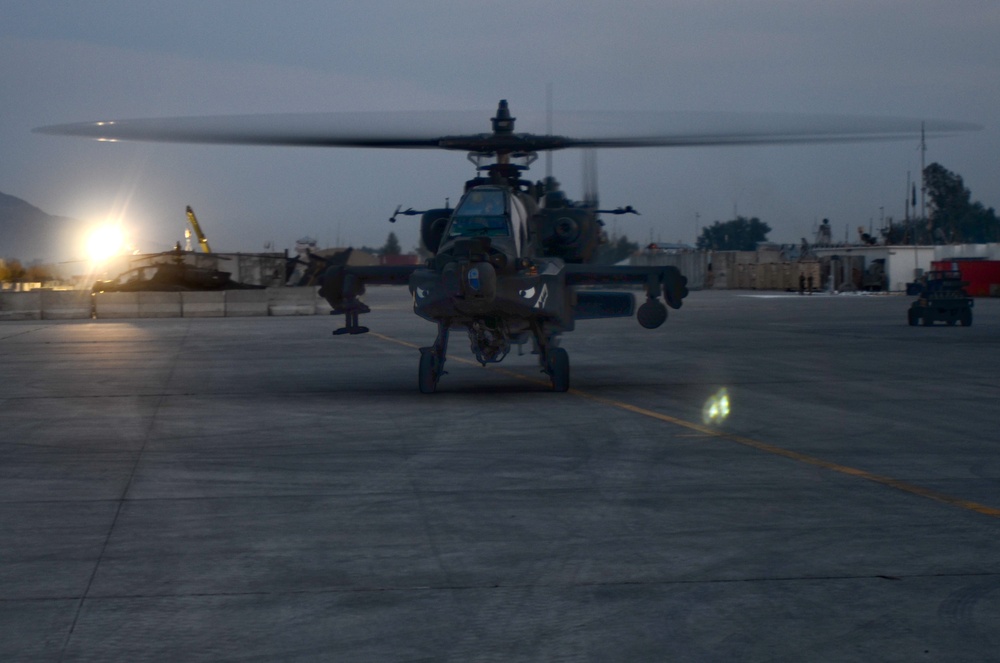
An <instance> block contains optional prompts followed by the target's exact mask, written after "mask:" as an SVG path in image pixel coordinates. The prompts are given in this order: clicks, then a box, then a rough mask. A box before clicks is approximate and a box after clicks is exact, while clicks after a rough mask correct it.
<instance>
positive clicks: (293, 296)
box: [267, 287, 317, 315]
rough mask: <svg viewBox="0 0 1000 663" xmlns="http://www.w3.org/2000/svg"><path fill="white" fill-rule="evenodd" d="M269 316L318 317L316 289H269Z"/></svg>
mask: <svg viewBox="0 0 1000 663" xmlns="http://www.w3.org/2000/svg"><path fill="white" fill-rule="evenodd" d="M267 294H268V315H316V299H317V295H316V288H313V287H305V288H268V289H267Z"/></svg>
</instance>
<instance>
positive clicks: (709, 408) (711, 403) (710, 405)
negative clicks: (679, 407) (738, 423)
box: [701, 387, 729, 424]
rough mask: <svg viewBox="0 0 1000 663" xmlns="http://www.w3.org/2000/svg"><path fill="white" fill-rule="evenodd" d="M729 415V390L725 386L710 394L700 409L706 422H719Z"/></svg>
mask: <svg viewBox="0 0 1000 663" xmlns="http://www.w3.org/2000/svg"><path fill="white" fill-rule="evenodd" d="M728 417H729V391H728V390H726V388H725V387H723V388H722V389H720V390H719V391H717V392H715V393H714V394H712V396H710V397H709V399H708V400H707V401H705V406H704V407H703V408H702V410H701V418H702V421H704V422H705V423H706V424H721V423H722V422H723V421H725V420H726V419H727V418H728Z"/></svg>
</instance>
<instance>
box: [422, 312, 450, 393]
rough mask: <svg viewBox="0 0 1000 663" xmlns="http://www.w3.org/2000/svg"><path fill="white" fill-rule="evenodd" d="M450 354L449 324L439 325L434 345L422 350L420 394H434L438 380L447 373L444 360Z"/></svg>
mask: <svg viewBox="0 0 1000 663" xmlns="http://www.w3.org/2000/svg"><path fill="white" fill-rule="evenodd" d="M447 352H448V324H447V323H442V322H439V323H438V334H437V338H436V339H434V345H432V346H430V347H428V348H420V368H419V370H418V371H417V384H418V386H419V387H420V393H422V394H433V393H434V390H435V389H437V383H438V380H440V379H441V376H442V375H444V374H445V373H446V371H445V370H444V358H445V354H446V353H447Z"/></svg>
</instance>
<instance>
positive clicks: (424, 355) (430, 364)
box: [417, 352, 440, 394]
mask: <svg viewBox="0 0 1000 663" xmlns="http://www.w3.org/2000/svg"><path fill="white" fill-rule="evenodd" d="M436 359H437V357H435V356H434V353H432V352H421V353H420V369H419V372H418V373H417V384H418V385H419V386H420V393H421V394H433V393H434V390H435V389H437V383H438V378H439V377H440V374H439V373H438V371H437V361H435V360H436Z"/></svg>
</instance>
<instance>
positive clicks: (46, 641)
mask: <svg viewBox="0 0 1000 663" xmlns="http://www.w3.org/2000/svg"><path fill="white" fill-rule="evenodd" d="M367 301H368V302H369V303H370V304H371V305H372V308H373V312H372V313H371V314H370V315H368V316H366V317H365V319H364V322H365V324H368V325H369V326H370V327H371V328H372V330H373V333H370V334H367V335H363V336H353V337H352V336H341V337H333V336H331V334H330V332H331V330H332V329H334V328H335V327H337V326H339V325H340V324H341V320H340V319H339V318H333V317H324V316H315V317H299V318H246V319H165V320H120V321H75V322H74V321H66V322H56V321H52V322H48V321H42V322H7V323H3V324H2V325H0V399H2V400H0V403H2V408H3V409H2V411H0V440H2V442H0V457H2V462H0V532H2V543H0V631H2V633H3V637H2V638H0V660H4V661H113V660H121V661H143V660H157V661H158V660H163V661H167V660H169V661H175V660H184V661H278V660H280V661H471V660H476V661H519V660H529V661H578V660H579V661H674V660H677V661H680V660H698V661H735V660H739V661H764V660H766V661H806V660H809V661H813V660H823V661H874V660H878V661H907V662H912V661H1000V453H998V451H1000V436H998V430H1000V410H998V407H997V403H998V401H1000V381H998V379H997V370H998V367H1000V361H998V360H1000V300H978V301H977V302H976V309H975V316H976V317H975V322H974V324H973V326H971V327H968V328H964V327H946V326H943V325H937V326H934V327H930V328H924V327H909V326H907V324H906V309H907V306H908V305H909V301H910V300H909V299H908V298H903V297H899V296H867V297H865V296H852V295H841V296H826V295H814V296H811V297H809V296H798V295H795V294H790V295H786V294H784V293H772V294H770V295H769V294H767V293H748V292H743V293H738V292H695V293H692V294H691V295H690V297H689V298H688V300H687V301H686V303H685V305H684V307H683V308H682V309H681V310H680V311H676V312H675V311H671V316H670V319H669V320H668V321H667V323H666V324H665V325H664V326H663V327H662V328H660V329H658V330H654V331H650V330H645V329H642V328H640V327H639V325H638V324H637V323H636V322H635V320H607V321H586V322H582V323H579V324H578V327H577V330H576V331H575V332H574V333H572V334H568V335H566V336H565V337H564V341H563V347H565V348H566V349H567V350H568V351H569V355H570V361H571V366H572V374H571V385H572V389H571V391H570V392H569V393H566V394H555V393H551V392H549V391H548V387H547V385H546V383H545V380H544V379H543V378H544V376H542V375H541V374H540V373H539V372H538V368H537V362H536V360H535V357H533V356H531V355H528V354H525V355H523V356H517V355H516V352H514V353H512V355H511V356H510V357H508V358H507V359H506V360H505V361H504V362H503V363H502V364H499V365H496V366H494V367H490V368H486V369H484V368H481V367H479V366H478V365H477V364H475V363H474V362H473V361H472V355H471V354H470V352H469V350H468V343H467V341H466V339H465V335H464V334H463V333H461V332H454V333H453V334H452V341H451V348H450V356H449V361H448V364H447V370H448V371H449V374H448V375H446V376H444V377H443V378H442V381H441V383H440V385H439V392H438V393H436V394H433V395H422V394H420V393H419V392H418V391H417V380H416V374H417V362H418V357H419V355H418V352H417V350H416V348H417V347H419V346H420V345H429V344H430V342H431V341H432V340H433V337H434V331H435V330H434V327H433V325H431V324H429V323H427V322H425V321H423V320H420V319H418V318H416V317H415V316H414V315H413V314H412V312H411V311H410V307H409V302H408V298H407V295H406V293H405V290H403V289H396V290H394V289H389V288H372V289H370V293H369V296H368V297H367ZM723 389H725V390H726V392H727V394H728V403H729V416H728V418H726V419H725V420H719V419H716V420H714V421H709V422H708V423H705V419H704V418H703V414H704V411H705V410H706V404H707V403H708V404H711V403H712V402H715V403H717V404H718V403H719V400H718V396H719V394H720V392H721V390H723ZM713 398H715V399H716V400H715V401H713ZM716 411H717V412H719V413H721V409H720V408H716Z"/></svg>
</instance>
